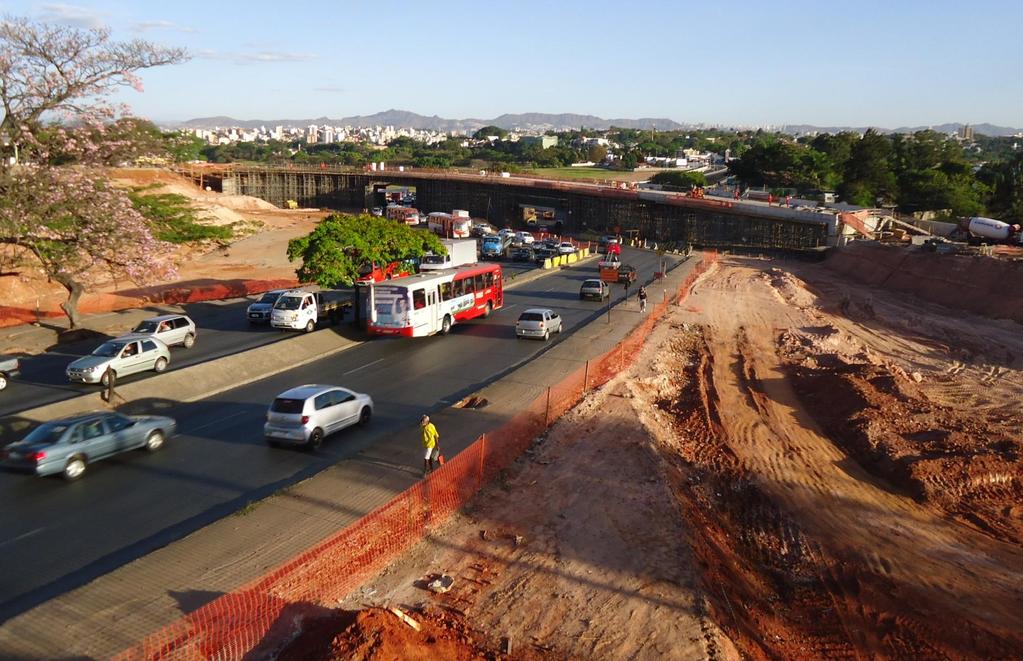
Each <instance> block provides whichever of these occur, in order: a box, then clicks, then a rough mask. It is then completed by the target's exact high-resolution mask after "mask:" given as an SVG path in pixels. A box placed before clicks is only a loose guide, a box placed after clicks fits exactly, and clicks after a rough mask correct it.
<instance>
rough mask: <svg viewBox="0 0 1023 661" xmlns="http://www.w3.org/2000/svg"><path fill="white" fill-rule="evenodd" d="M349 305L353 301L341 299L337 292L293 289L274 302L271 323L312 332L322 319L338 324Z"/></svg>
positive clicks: (275, 326) (281, 327)
mask: <svg viewBox="0 0 1023 661" xmlns="http://www.w3.org/2000/svg"><path fill="white" fill-rule="evenodd" d="M349 305H351V303H350V302H348V301H343V300H341V298H340V295H339V294H338V293H337V292H323V291H317V292H308V291H303V290H301V289H292V290H289V291H286V292H284V293H283V294H281V296H280V298H278V299H277V302H276V303H274V307H273V310H272V311H271V312H270V325H271V326H272V327H273V328H280V329H288V330H301V331H305V332H306V333H311V332H313V331H314V330H316V324H317V323H319V322H321V321H324V320H329V321H330V322H331V323H334V324H336V323H337V322H338V321H340V320H341V316H342V315H343V314H344V309H345V308H346V307H348V306H349Z"/></svg>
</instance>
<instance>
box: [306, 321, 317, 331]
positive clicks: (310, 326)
mask: <svg viewBox="0 0 1023 661" xmlns="http://www.w3.org/2000/svg"><path fill="white" fill-rule="evenodd" d="M314 330H316V322H315V321H313V320H312V319H310V320H309V321H307V322H305V332H307V333H312V332H313V331H314Z"/></svg>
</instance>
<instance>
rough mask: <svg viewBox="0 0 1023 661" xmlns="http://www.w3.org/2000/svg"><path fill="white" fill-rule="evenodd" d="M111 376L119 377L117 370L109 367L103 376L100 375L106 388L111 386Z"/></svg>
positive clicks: (101, 382) (101, 381)
mask: <svg viewBox="0 0 1023 661" xmlns="http://www.w3.org/2000/svg"><path fill="white" fill-rule="evenodd" d="M111 377H112V378H114V379H116V378H117V372H115V371H114V370H112V369H110V368H107V371H106V372H103V376H101V377H99V383H100V385H101V386H103V387H104V388H106V387H107V386H109V385H110V379H111Z"/></svg>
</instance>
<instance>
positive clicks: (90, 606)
mask: <svg viewBox="0 0 1023 661" xmlns="http://www.w3.org/2000/svg"><path fill="white" fill-rule="evenodd" d="M698 261H699V260H697V259H692V260H689V261H688V262H685V263H683V264H682V265H681V266H679V267H677V268H676V269H675V270H674V271H672V272H671V273H670V274H669V277H668V278H667V280H666V282H665V289H667V290H668V291H675V290H677V288H678V287H679V286H680V284H681V283H682V282H683V281H684V279H685V278H686V276H687V275H688V274H689V272H691V271H692V270H693V268H694V267H695V265H696V264H697V263H698ZM536 277H541V276H539V275H538V276H536ZM523 282H525V281H523ZM515 284H521V283H520V282H516V283H515ZM659 288H660V287H657V288H655V291H656V289H659ZM654 296H656V294H654ZM641 319H642V317H641V314H640V312H639V311H638V303H637V302H636V300H635V298H633V299H632V300H630V301H629V302H627V303H624V304H620V305H618V306H615V308H614V312H613V313H612V323H610V324H609V323H607V322H606V321H605V318H604V317H603V316H600V317H598V318H596V319H595V320H594V321H592V322H591V323H590V324H588V325H587V326H585V327H583V328H580V329H579V330H578V331H576V332H575V333H573V334H572V335H570V336H566V337H564V338H563V339H561V340H557V341H556V342H552V345H551V347H550V348H549V349H548V350H547V351H545V352H543V353H542V354H541V355H540V356H538V357H537V358H536V359H534V360H532V361H530V362H529V363H527V364H526V365H524V366H522V367H521V368H519V369H516V370H514V371H512V372H510V373H509V374H507V375H505V376H504V377H503V378H501V379H499V380H497V381H495V382H493V383H491V384H490V385H488V386H486V387H485V388H484V389H483V390H482V391H481V394H482V396H484V397H486V398H487V399H488V400H489V405H488V406H486V407H485V408H482V409H476V410H470V409H457V408H444V409H441V410H438V411H436V412H434V413H431V417H433V419H434V421H435V422H436V424H437V427H438V429H439V430H440V431H441V434H442V443H443V447H444V451H445V453H446V454H447V455H449V456H452V455H454V454H456V453H457V452H460V451H461V450H462V449H464V448H465V447H467V446H468V445H469V444H471V443H472V442H473V441H474V440H475V439H476V438H477V437H478V436H479V435H480V434H481V433H483V432H486V431H488V430H490V429H493V428H495V427H497V426H499V425H501V424H502V423H504V422H506V421H507V420H509V419H510V418H512V417H513V416H515V415H517V414H518V413H520V412H521V411H523V410H525V409H526V408H527V407H528V406H529V405H530V404H532V403H533V402H534V401H535V400H536V399H537V397H539V396H540V395H541V394H542V393H543V392H544V391H545V390H546V389H547V387H548V386H549V385H550V384H554V383H558V382H559V381H560V380H561V379H563V378H564V376H565V375H566V374H568V373H571V372H572V371H573V370H575V369H577V368H579V367H581V366H582V365H583V364H585V362H586V361H587V360H590V359H592V358H595V357H598V356H600V355H602V354H604V353H605V352H606V351H608V350H609V349H611V348H613V347H614V346H616V345H617V344H618V343H619V342H620V341H621V339H622V338H623V337H625V336H626V335H628V333H629V332H631V330H632V329H633V328H634V327H635V325H636V324H637V323H638V322H639V321H640V320H641ZM420 452H421V450H420V447H419V442H418V429H417V428H416V427H410V428H408V429H406V430H403V431H402V432H400V433H397V434H394V435H391V436H389V437H386V438H382V439H380V440H378V441H376V442H374V444H373V445H372V446H371V447H369V448H367V449H366V450H364V451H362V452H360V453H359V454H357V455H356V456H355V457H353V458H352V459H349V460H345V461H342V462H340V463H338V464H336V465H334V466H332V467H330V468H328V469H326V470H324V471H323V472H321V473H319V474H317V475H316V476H315V477H312V478H310V479H308V480H305V481H303V482H301V483H298V484H295V485H294V486H291V487H289V488H287V489H284V490H282V491H281V492H279V493H277V494H275V495H274V496H271V497H270V498H267V499H265V500H262V501H259V502H257V503H253V504H251V505H250V506H249V507H246V508H243V509H242V510H240V511H238V512H236V513H235V514H234V515H231V516H228V517H226V518H223V519H221V520H220V521H217V522H216V523H214V524H212V525H210V526H207V527H206V528H203V529H201V530H198V531H196V532H194V533H193V534H191V535H189V536H188V537H186V538H184V539H182V540H179V541H177V542H174V543H173V544H170V545H168V546H166V547H164V548H162V549H160V550H158V551H155V552H153V553H151V554H149V555H147V556H145V557H143V558H139V559H138V560H135V561H134V562H131V563H129V564H127V565H125V566H123V567H120V568H119V569H117V570H115V571H113V572H110V573H109V574H106V575H105V576H102V577H101V578H98V579H96V580H95V581H93V582H92V583H89V584H88V585H85V586H83V587H81V588H78V589H76V590H73V591H71V592H68V593H66V594H64V595H61V596H60V597H57V598H54V599H52V600H50V601H48V602H46V603H44V604H41V605H40V606H37V607H36V608H34V609H32V610H30V611H27V612H25V613H22V614H21V615H18V616H16V617H14V618H11V619H10V620H8V621H7V622H6V623H4V624H3V626H0V656H2V657H5V658H12V657H14V658H18V657H22V658H55V657H65V658H66V657H75V656H88V657H109V656H110V655H112V654H115V653H117V652H120V651H122V650H124V649H126V648H128V647H130V646H132V645H133V644H135V643H137V642H138V641H140V640H141V639H142V638H144V637H145V636H146V635H147V634H150V633H152V632H154V631H156V630H158V629H159V628H161V627H163V626H166V625H168V624H170V623H172V622H174V621H175V620H177V619H178V618H180V617H181V616H182V615H184V614H186V613H189V612H191V611H194V610H196V609H197V608H199V607H200V606H202V605H204V604H206V603H208V602H210V601H212V600H214V599H216V598H217V597H219V596H220V595H222V594H224V593H226V592H230V591H231V590H234V589H237V588H238V587H241V586H242V585H245V584H246V583H248V582H250V581H253V580H255V579H257V578H259V577H260V576H262V575H263V574H265V573H266V572H267V571H269V570H270V569H272V568H274V567H276V566H279V565H280V564H282V563H284V562H286V561H287V560H289V559H290V558H292V557H294V556H295V555H297V554H298V553H300V552H302V551H305V550H307V549H308V548H309V547H311V546H313V545H314V544H316V543H317V542H319V541H321V540H323V539H325V538H327V537H329V536H330V535H332V534H334V533H336V532H338V531H339V530H341V529H342V528H344V527H346V526H348V525H350V524H351V523H353V522H354V521H356V520H358V519H359V518H360V517H362V516H364V515H366V514H368V513H370V512H372V511H373V510H375V509H377V508H378V507H380V506H382V505H384V504H385V503H387V502H388V501H389V500H391V499H392V498H393V497H394V496H396V495H397V494H399V493H401V492H402V491H404V490H405V489H407V488H409V487H410V486H412V485H413V484H415V483H416V482H417V481H418V480H419V478H420V475H421V466H422V459H421V454H420Z"/></svg>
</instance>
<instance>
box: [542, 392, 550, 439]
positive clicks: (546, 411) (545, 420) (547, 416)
mask: <svg viewBox="0 0 1023 661" xmlns="http://www.w3.org/2000/svg"><path fill="white" fill-rule="evenodd" d="M550 419H551V387H550V386H547V408H546V409H544V412H543V428H544V429H547V427H548V426H549V425H550Z"/></svg>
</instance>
